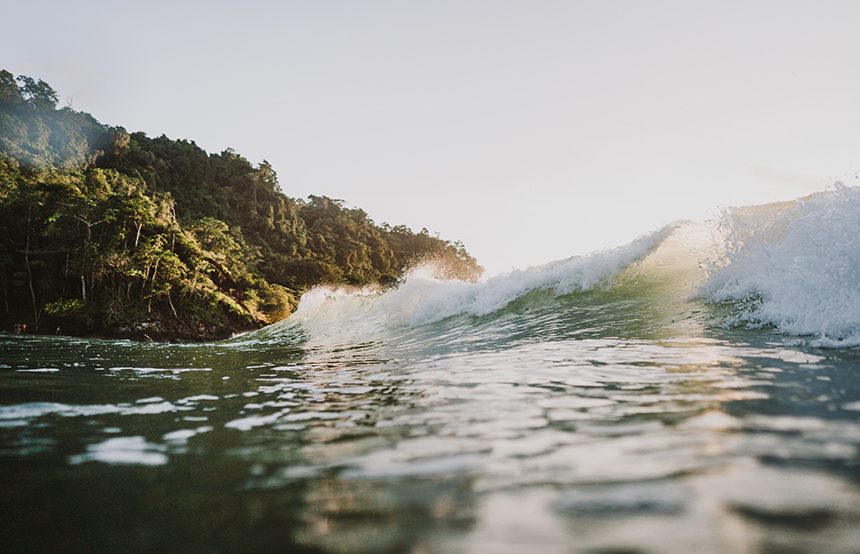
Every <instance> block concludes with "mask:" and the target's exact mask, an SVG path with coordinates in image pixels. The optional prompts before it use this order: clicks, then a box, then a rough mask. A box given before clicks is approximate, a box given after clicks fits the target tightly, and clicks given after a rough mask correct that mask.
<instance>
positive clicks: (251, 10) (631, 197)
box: [0, 0, 860, 275]
mask: <svg viewBox="0 0 860 554" xmlns="http://www.w3.org/2000/svg"><path fill="white" fill-rule="evenodd" d="M4 4H6V5H4V6H3V10H2V11H3V18H2V21H0V68H2V69H6V70H7V71H10V72H12V73H13V74H15V75H28V76H30V77H33V78H34V79H36V80H38V79H42V80H44V81H46V82H47V83H48V84H50V85H51V86H52V87H53V88H54V89H55V90H56V91H57V93H58V95H59V97H60V105H62V106H71V107H72V108H73V109H75V110H79V111H84V112H88V113H90V114H92V115H93V116H94V117H95V118H96V119H98V120H99V121H101V122H102V123H104V124H107V125H119V126H123V127H125V128H126V129H127V130H128V131H130V132H134V131H144V132H145V133H147V135H149V136H160V135H162V134H164V135H167V136H168V137H169V138H171V139H188V140H193V141H194V142H196V144H197V145H198V146H200V147H201V148H203V149H204V150H206V151H207V152H213V153H217V152H221V151H223V150H225V149H227V148H232V149H234V150H235V151H236V152H237V153H239V154H241V155H242V156H244V157H245V158H247V159H248V160H249V161H251V162H252V163H254V164H258V163H260V162H262V161H263V160H267V161H268V162H269V163H271V164H272V166H273V167H274V169H275V171H276V172H277V174H278V180H279V183H280V186H281V189H282V190H283V192H284V193H285V194H287V195H288V196H291V197H294V198H306V197H307V196H308V195H312V194H313V195H324V196H329V197H331V198H338V199H343V200H345V201H346V204H347V205H348V206H354V207H360V208H362V209H363V210H365V211H366V212H367V213H368V214H369V216H370V217H371V218H372V219H373V220H374V221H376V222H377V223H383V222H385V223H389V224H391V225H399V224H405V225H407V226H409V227H411V228H412V229H414V230H416V231H418V230H420V229H422V228H427V229H428V230H429V231H430V232H431V233H433V234H436V233H438V234H439V235H440V236H441V237H442V238H444V239H448V240H452V241H456V240H460V241H462V242H463V243H464V244H465V246H466V248H467V250H468V251H469V252H470V253H471V254H472V255H474V256H475V257H476V258H477V259H478V261H479V262H480V263H481V264H482V265H484V266H485V267H486V269H487V274H488V275H492V274H496V273H499V272H506V271H510V270H512V269H515V268H517V269H524V268H526V267H529V266H532V265H539V264H543V263H546V262H549V261H552V260H556V259H562V258H567V257H570V256H573V255H581V254H587V253H589V252H591V251H594V250H600V249H605V248H612V247H615V246H620V245H623V244H626V243H628V242H630V241H631V240H633V239H634V238H636V237H637V236H639V235H641V234H644V233H648V232H650V231H653V230H655V229H658V228H659V227H661V226H662V225H664V224H667V223H670V222H673V221H676V220H683V219H691V220H703V219H706V218H711V217H715V216H717V215H718V214H719V212H720V210H721V209H722V208H724V207H727V206H733V205H747V204H759V203H766V202H771V201H781V200H790V199H793V198H797V197H800V196H804V195H806V194H809V193H812V192H815V191H819V190H824V189H825V188H826V187H827V186H830V185H832V184H833V183H834V182H835V181H837V180H838V181H842V182H843V183H845V184H848V185H854V184H857V183H855V181H856V179H857V174H858V170H860V66H858V60H860V27H858V21H860V2H856V1H853V0H852V1H828V0H814V1H813V0H810V1H803V2H800V1H793V0H779V1H760V0H744V1H734V0H720V1H719V2H716V1H713V2H705V1H701V2H698V1H695V2H694V1H656V0H638V1H624V0H599V1H577V0H568V1H551V0H529V1H528V2H526V1H510V0H487V1H481V0H456V1H449V0H432V1H430V0H425V1H420V2H419V1H404V0H378V1H377V0H368V1H361V0H354V1H346V0H341V1H328V0H307V1H291V0H280V1H277V0H244V1H243V2H225V1H221V0H209V1H206V2H203V1H189V0H170V1H162V0H150V1H148V2H131V1H124V0H76V1H75V2H68V1H67V2H61V1H58V0H53V1H47V0H28V1H27V2H13V1H12V0H6V1H5V2H4Z"/></svg>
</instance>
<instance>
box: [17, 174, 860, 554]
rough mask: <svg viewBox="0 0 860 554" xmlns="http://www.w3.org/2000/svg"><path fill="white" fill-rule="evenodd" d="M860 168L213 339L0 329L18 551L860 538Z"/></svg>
mask: <svg viewBox="0 0 860 554" xmlns="http://www.w3.org/2000/svg"><path fill="white" fill-rule="evenodd" d="M858 346H860V189H857V188H850V187H844V186H840V185H837V186H835V187H833V188H831V189H828V190H827V191H825V192H823V193H820V194H816V195H813V196H810V197H807V198H804V199H799V200H797V201H793V202H786V203H782V204H773V205H767V206H756V207H746V208H736V209H728V210H725V211H724V213H723V215H722V217H720V218H718V219H716V220H714V221H709V222H704V223H691V222H677V223H674V224H671V225H668V226H666V227H665V228H663V229H659V230H657V231H655V232H652V233H649V234H646V235H643V236H641V237H639V238H637V239H636V240H634V241H633V242H631V243H630V244H628V245H624V246H621V247H619V248H616V249H613V250H607V251H603V252H596V253H592V254H589V255H585V256H576V257H572V258H570V259H567V260H562V261H557V262H553V263H549V264H547V265H544V266H541V267H535V268H530V269H526V270H521V271H514V272H511V273H509V274H505V275H500V276H496V277H493V278H490V279H487V280H484V281H481V282H477V283H466V282H456V281H438V280H434V279H433V278H432V277H430V272H427V271H424V270H422V269H420V268H419V269H416V270H415V271H413V272H412V273H411V274H410V275H409V276H408V278H407V279H406V280H405V281H404V282H403V283H402V284H401V285H400V286H399V287H397V288H396V289H391V290H387V291H378V290H343V289H341V290H335V289H317V290H314V291H312V292H310V293H308V294H306V295H305V297H304V298H303V299H302V302H301V305H300V307H299V310H298V311H297V312H296V313H295V314H294V315H293V316H291V317H290V318H289V319H287V320H285V321H283V322H280V323H278V324H275V325H272V326H270V327H268V328H265V329H262V330H260V331H258V332H255V333H251V334H247V335H244V336H240V337H235V338H233V339H231V340H228V341H224V342H221V343H214V344H203V345H200V344H195V345H171V344H140V343H133V342H127V341H107V340H84V339H77V338H66V337H40V336H30V335H0V508H2V513H3V516H2V518H0V521H2V523H0V544H2V545H3V550H4V551H9V552H199V553H217V552H224V553H234V552H248V553H252V552H320V553H389V552H390V553H395V552H398V553H399V552H404V553H415V554H418V553H434V552H446V553H447V552H455V553H484V552H486V553H505V552H541V553H553V552H559V553H562V552H563V553H577V552H583V553H603V554H607V553H616V554H620V553H628V554H633V553H641V554H645V553H685V554H686V553H689V552H696V553H700V554H704V553H735V552H736V553H776V552H779V553H802V552H810V553H811V552H816V553H821V552H827V553H856V552H860V524H858V522H860V466H858V462H860V451H858V448H860V351H858V349H857V347H858Z"/></svg>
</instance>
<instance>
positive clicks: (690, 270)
mask: <svg viewBox="0 0 860 554" xmlns="http://www.w3.org/2000/svg"><path fill="white" fill-rule="evenodd" d="M433 273H434V272H433V271H432V270H431V269H429V268H426V267H424V268H421V267H419V268H417V269H415V270H414V271H412V272H411V273H410V274H409V275H408V276H407V278H406V279H405V280H404V282H403V283H401V284H400V285H399V286H398V287H397V288H394V289H390V290H386V291H380V290H373V289H362V290H357V289H337V288H331V287H320V288H317V289H314V290H312V291H309V292H308V293H306V294H305V295H304V297H303V298H302V301H301V304H300V306H299V309H298V311H297V312H296V313H295V314H293V316H291V317H290V318H289V319H288V320H287V321H285V322H282V324H280V325H282V326H288V327H294V326H296V325H299V326H301V327H302V329H303V331H305V332H306V333H308V334H309V335H310V336H311V338H312V340H315V341H316V342H319V343H321V344H322V343H326V344H335V343H338V344H355V343H357V342H358V343H362V342H367V341H373V340H387V339H389V338H390V337H392V336H394V335H397V334H403V333H404V332H406V331H407V330H410V329H416V328H419V327H422V326H423V327H427V326H433V325H436V327H434V329H435V332H437V333H439V336H442V335H443V334H444V333H449V332H451V329H453V328H456V329H457V331H458V333H461V334H462V333H468V332H469V331H470V326H471V327H473V328H474V329H477V328H478V327H482V328H483V329H484V330H485V331H486V327H487V325H489V324H490V323H488V322H492V321H495V320H502V319H503V320H504V322H505V327H504V328H502V327H499V328H497V329H495V330H494V333H495V335H496V336H497V337H498V336H499V335H504V333H505V332H509V333H511V334H512V335H513V334H517V330H518V329H528V330H530V332H532V333H534V334H537V335H540V334H541V333H544V332H545V331H544V330H542V329H546V328H549V327H551V328H552V329H553V330H555V331H557V329H558V328H559V326H560V325H564V326H567V327H568V328H569V329H568V330H567V333H566V334H565V336H571V335H574V334H576V333H578V332H582V331H583V330H585V329H586V328H587V329H588V330H590V331H591V332H593V333H595V334H597V335H600V334H606V333H609V332H611V333H615V334H620V335H624V334H625V333H626V334H628V335H635V334H636V333H637V332H644V331H643V330H647V331H648V332H654V331H656V330H658V329H660V328H666V327H671V326H672V325H676V324H677V323H678V322H679V321H690V320H695V321H696V322H697V324H698V325H699V326H703V325H711V326H713V325H719V326H723V327H743V328H751V329H761V328H770V329H774V330H776V331H777V332H780V333H784V334H791V335H799V336H812V337H813V342H814V344H813V345H814V346H815V345H817V346H829V347H833V346H855V345H860V188H857V187H846V186H843V185H841V184H836V185H835V186H833V187H832V188H830V189H828V190H826V191H824V192H821V193H817V194H814V195H811V196H808V197H804V198H801V199H798V200H795V201H789V202H782V203H774V204H767V205H762V206H748V207H741V208H728V209H725V210H724V211H723V213H722V215H721V217H719V218H717V219H715V220H712V221H707V222H704V223H693V222H686V221H683V222H676V223H673V224H670V225H666V226H665V227H663V228H661V229H659V230H657V231H654V232H652V233H649V234H646V235H643V236H641V237H639V238H637V239H635V240H634V241H632V242H631V243H629V244H627V245H624V246H621V247H618V248H614V249H610V250H604V251H598V252H594V253H591V254H588V255H585V256H574V257H571V258H568V259H565V260H560V261H556V262H551V263H548V264H545V265H542V266H538V267H531V268H528V269H524V270H515V271H511V272H510V273H506V274H502V275H497V276H494V277H491V278H489V279H485V280H482V281H478V282H465V281H451V280H439V279H436V278H434V277H433V276H432V275H433ZM586 308H587V309H586ZM586 312H587V313H586ZM446 321H447V322H448V324H446V323H445V322H446ZM637 321H638V322H640V324H638V325H633V322H637ZM440 325H441V327H440ZM519 335H521V333H520V334H518V336H519ZM503 340H504V337H502V338H497V342H498V341H503Z"/></svg>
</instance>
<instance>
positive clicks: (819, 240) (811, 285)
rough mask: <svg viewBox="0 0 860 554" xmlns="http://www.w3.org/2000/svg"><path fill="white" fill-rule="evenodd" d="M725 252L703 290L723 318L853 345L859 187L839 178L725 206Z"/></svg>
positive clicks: (859, 284) (857, 319)
mask: <svg viewBox="0 0 860 554" xmlns="http://www.w3.org/2000/svg"><path fill="white" fill-rule="evenodd" d="M718 230H719V232H720V233H721V234H722V244H723V245H724V247H723V252H722V253H721V255H719V256H716V257H715V258H713V259H712V260H711V261H710V264H709V267H708V270H709V275H710V277H709V281H708V282H707V284H706V285H705V286H704V287H703V288H702V293H703V295H704V296H706V297H707V298H708V299H709V300H711V301H712V302H716V303H722V304H723V305H725V306H729V308H730V314H729V315H728V316H727V317H726V318H725V320H724V322H725V323H726V324H729V325H732V324H736V325H737V324H740V325H746V326H753V327H754V326H774V327H776V328H777V329H778V330H779V331H781V332H784V333H788V334H795V335H814V336H818V337H821V339H822V340H821V344H822V345H825V344H826V345H831V346H833V345H837V344H838V342H837V341H843V340H845V341H847V342H845V343H844V344H845V345H849V344H856V343H857V342H858V338H859V337H858V333H860V188H858V187H846V186H844V185H842V184H840V183H837V184H836V185H835V186H833V187H831V188H829V189H828V190H826V191H824V192H821V193H818V194H815V195H812V196H809V197H805V198H802V199H799V200H797V201H795V202H789V203H779V204H771V205H766V206H758V207H755V208H733V209H728V210H725V212H724V214H723V217H722V218H721V220H720V221H719V226H718Z"/></svg>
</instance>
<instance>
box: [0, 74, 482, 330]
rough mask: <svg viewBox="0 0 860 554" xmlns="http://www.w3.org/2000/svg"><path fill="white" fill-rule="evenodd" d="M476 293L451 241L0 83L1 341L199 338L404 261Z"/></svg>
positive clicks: (271, 317) (377, 279) (395, 272)
mask: <svg viewBox="0 0 860 554" xmlns="http://www.w3.org/2000/svg"><path fill="white" fill-rule="evenodd" d="M430 259H432V260H434V261H435V262H436V266H437V267H438V268H439V274H440V277H444V278H457V279H465V280H475V279H477V278H478V277H479V276H480V274H481V272H482V268H481V267H480V266H479V265H478V263H477V262H476V260H475V259H474V258H473V257H472V256H470V255H469V253H468V252H467V251H466V249H465V247H464V246H463V245H462V244H461V243H459V242H450V241H447V240H443V239H441V238H439V237H437V236H431V235H430V233H429V232H428V231H427V230H426V229H423V230H421V231H420V232H417V233H416V232H413V231H412V230H411V229H409V228H407V227H405V226H403V225H398V226H395V227H392V226H389V225H388V224H385V223H383V224H381V225H378V224H376V223H374V222H373V220H371V219H370V218H369V217H368V215H367V214H366V213H365V212H364V211H363V210H361V209H357V208H348V207H346V205H345V202H344V201H342V200H335V199H331V198H327V197H325V196H310V197H309V198H308V199H307V200H301V199H294V198H290V197H288V196H286V195H285V194H283V193H282V192H281V189H280V187H279V185H278V181H277V176H276V174H275V170H274V169H273V168H272V167H271V166H270V165H269V163H268V162H266V161H265V160H264V161H262V162H260V163H259V164H257V165H253V164H252V163H251V162H249V161H248V160H246V159H245V158H243V157H242V156H241V155H239V154H238V153H236V152H234V151H233V150H231V149H227V150H225V151H223V152H221V153H220V154H209V153H207V152H205V151H203V150H202V149H201V148H199V147H198V146H197V145H196V144H195V143H194V142H193V141H188V140H171V139H169V138H167V137H166V136H163V135H162V136H160V137H157V138H150V137H147V136H146V135H145V134H144V133H140V132H137V133H128V132H127V131H126V130H125V129H123V128H122V127H111V126H107V125H103V124H101V123H99V122H98V121H97V120H96V119H95V118H94V117H93V116H91V115H90V114H87V113H83V112H77V111H74V110H72V109H71V108H69V107H64V108H60V109H57V93H56V92H55V91H54V89H53V88H51V86H50V85H48V84H47V83H45V82H44V81H41V80H39V81H36V80H34V79H32V78H30V77H26V76H18V77H17V78H16V77H15V76H14V75H13V74H11V73H9V72H8V71H5V70H0V289H2V290H0V293H2V306H0V330H2V331H8V332H15V331H18V332H20V331H22V330H23V329H24V328H25V327H24V326H26V329H27V332H37V333H62V334H69V335H86V336H104V337H117V338H133V339H152V340H212V339H219V338H225V337H228V336H230V335H232V334H235V333H238V332H242V331H247V330H251V329H255V328H259V327H262V326H264V325H266V324H269V323H273V322H275V321H278V320H280V319H283V318H285V317H286V316H288V315H289V314H290V313H291V312H292V311H293V310H295V308H296V306H297V305H298V301H299V298H300V297H301V294H302V293H303V292H304V291H306V290H308V289H309V288H310V287H313V286H315V285H320V284H335V285H352V286H370V285H374V284H376V285H378V286H381V287H387V286H394V285H396V283H397V282H398V281H399V280H400V279H401V278H402V277H403V276H404V274H405V272H406V271H407V270H408V269H409V268H410V267H412V266H414V265H415V264H417V263H420V262H422V261H425V260H430Z"/></svg>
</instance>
